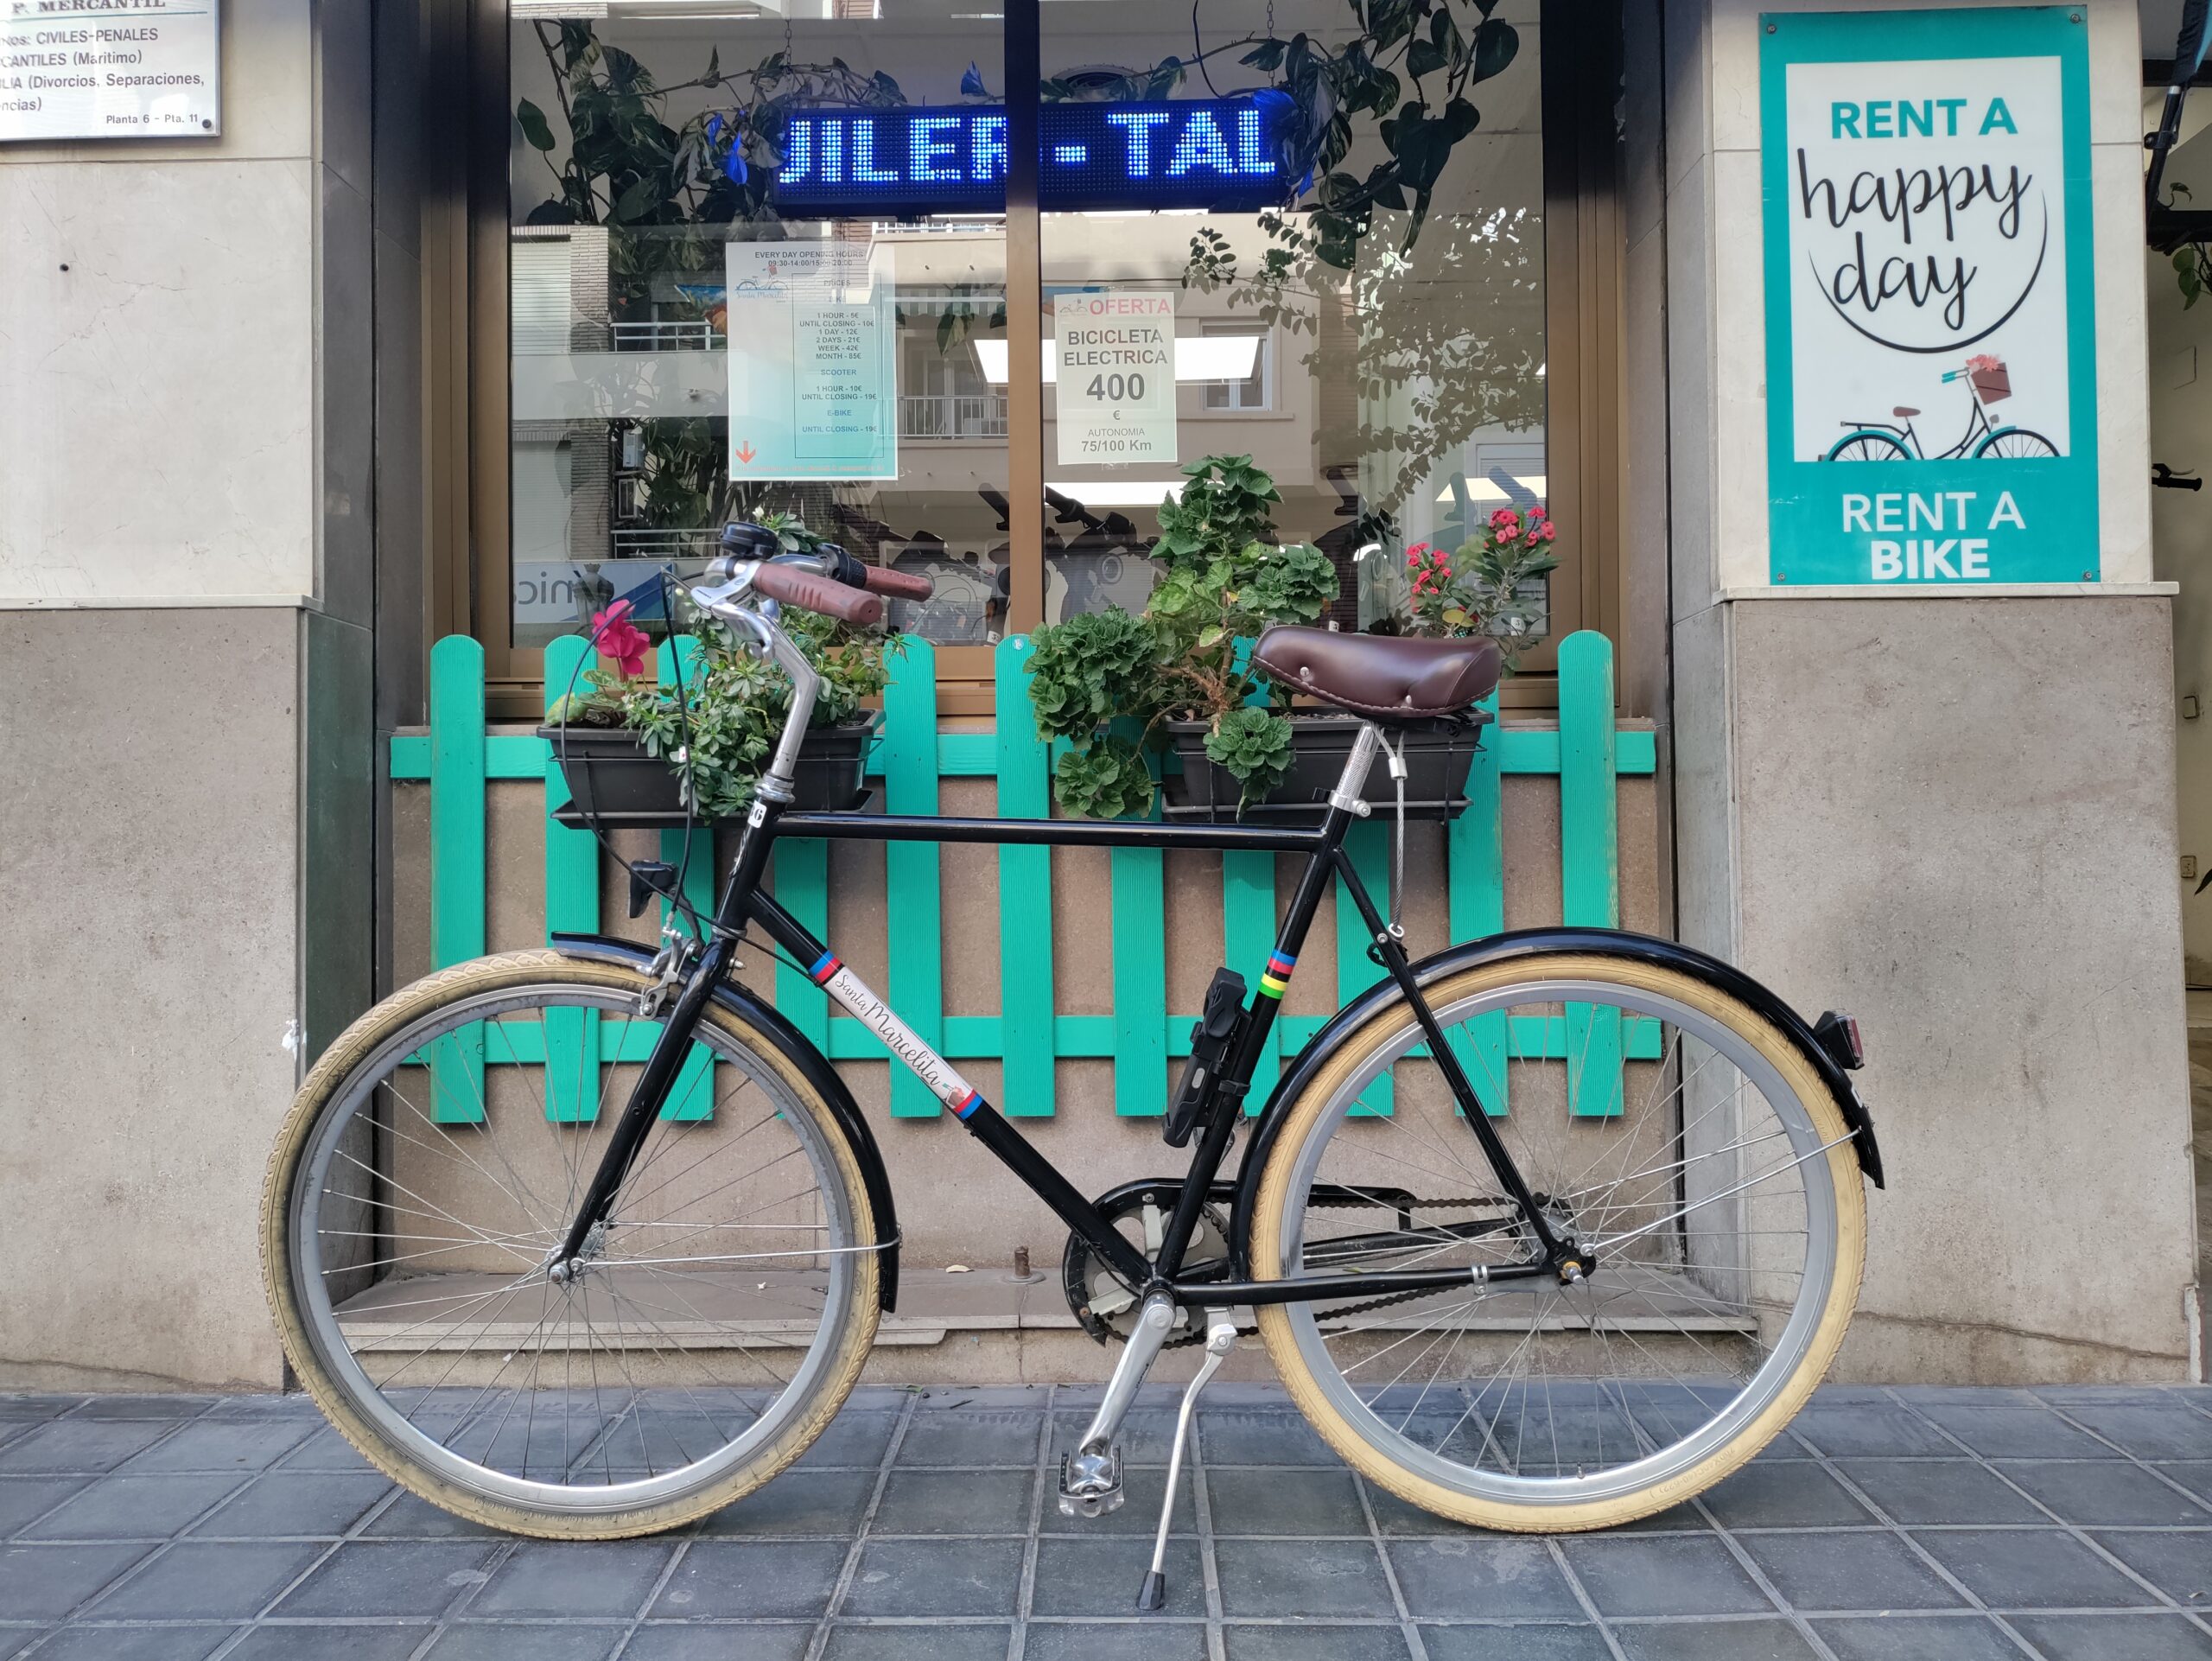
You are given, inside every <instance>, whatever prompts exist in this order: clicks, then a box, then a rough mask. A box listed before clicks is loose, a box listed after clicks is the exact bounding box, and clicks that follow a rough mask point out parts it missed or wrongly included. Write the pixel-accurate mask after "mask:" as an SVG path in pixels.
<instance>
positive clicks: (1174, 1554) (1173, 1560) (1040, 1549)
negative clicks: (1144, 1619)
mask: <svg viewBox="0 0 2212 1661" xmlns="http://www.w3.org/2000/svg"><path fill="white" fill-rule="evenodd" d="M1151 1567H1152V1542H1151V1541H1149V1540H1143V1539H1136V1538H1133V1537H1128V1536H1124V1537H1121V1538H1118V1539H1100V1540H1041V1541H1039V1543H1038V1545H1037V1580H1036V1588H1035V1592H1034V1594H1033V1600H1032V1605H1031V1607H1033V1609H1034V1610H1035V1611H1036V1613H1039V1614H1040V1615H1098V1616H1105V1617H1109V1618H1110V1617H1113V1616H1117V1615H1118V1616H1128V1615H1135V1613H1137V1592H1138V1590H1139V1589H1140V1588H1141V1587H1142V1586H1143V1584H1144V1577H1145V1572H1146V1571H1147V1569H1150V1568H1151ZM1166 1575H1167V1607H1166V1611H1165V1613H1167V1614H1169V1615H1197V1616H1201V1617H1202V1616H1204V1615H1205V1612H1206V1575H1205V1565H1204V1564H1203V1563H1202V1562H1200V1561H1199V1559H1198V1542H1197V1541H1196V1540H1194V1539H1182V1540H1173V1539H1171V1540H1170V1541H1168V1543H1167V1563H1166Z"/></svg>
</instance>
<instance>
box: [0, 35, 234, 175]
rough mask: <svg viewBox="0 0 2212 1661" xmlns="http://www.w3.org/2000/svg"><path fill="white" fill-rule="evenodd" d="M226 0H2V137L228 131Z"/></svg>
mask: <svg viewBox="0 0 2212 1661" xmlns="http://www.w3.org/2000/svg"><path fill="white" fill-rule="evenodd" d="M222 56H223V54H222V11H221V0H0V143H4V142H6V141H9V140H15V141H17V142H22V141H35V140H46V141H53V140H66V139H78V138H205V137H213V136H214V135H215V134H218V133H219V132H221V131H222V130H223V99H222Z"/></svg>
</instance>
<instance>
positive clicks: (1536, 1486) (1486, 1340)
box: [1251, 953, 1866, 1531]
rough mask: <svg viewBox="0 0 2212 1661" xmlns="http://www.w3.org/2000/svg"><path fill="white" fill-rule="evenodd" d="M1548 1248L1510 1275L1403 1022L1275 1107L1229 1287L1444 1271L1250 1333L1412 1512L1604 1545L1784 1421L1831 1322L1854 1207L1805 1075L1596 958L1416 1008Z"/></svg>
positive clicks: (1485, 1171)
mask: <svg viewBox="0 0 2212 1661" xmlns="http://www.w3.org/2000/svg"><path fill="white" fill-rule="evenodd" d="M1425 991H1426V996H1427V1000H1428V1002H1429V1004H1430V1007H1431V1008H1432V1009H1433V1010H1434V1012H1435V1014H1436V1016H1437V1019H1438V1021H1439V1023H1440V1026H1441V1027H1442V1028H1443V1029H1444V1031H1445V1034H1446V1038H1447V1040H1448V1041H1449V1042H1450V1044H1451V1047H1452V1051H1453V1052H1454V1053H1455V1055H1456V1056H1457V1057H1458V1059H1459V1062H1460V1064H1461V1066H1463V1068H1464V1069H1465V1072H1466V1073H1467V1076H1468V1078H1469V1079H1470V1081H1471V1084H1472V1085H1473V1086H1474V1089H1475V1091H1476V1093H1477V1095H1478V1098H1480V1100H1481V1102H1482V1104H1483V1106H1484V1111H1486V1112H1487V1113H1488V1114H1489V1115H1490V1116H1491V1124H1492V1126H1493V1127H1494V1128H1495V1129H1496V1130H1497V1132H1498V1133H1499V1136H1500V1139H1501V1140H1502V1141H1503V1143H1504V1145H1505V1148H1506V1150H1507V1152H1508V1153H1509V1154H1510V1155H1511V1157H1512V1159H1513V1161H1514V1163H1515V1165H1516V1167H1517V1168H1518V1170H1519V1172H1520V1174H1521V1175H1522V1179H1523V1181H1525V1183H1526V1185H1527V1187H1528V1189H1529V1191H1530V1193H1532V1194H1533V1195H1534V1196H1535V1200H1536V1203H1537V1205H1538V1206H1539V1207H1540V1209H1541V1212H1542V1215H1543V1217H1544V1219H1545V1221H1546V1224H1547V1225H1548V1228H1549V1229H1550V1231H1552V1232H1553V1234H1554V1237H1556V1238H1565V1239H1570V1240H1573V1242H1575V1243H1576V1244H1578V1245H1579V1246H1580V1248H1581V1253H1582V1256H1583V1257H1585V1258H1586V1260H1587V1262H1588V1263H1590V1265H1591V1266H1590V1268H1589V1270H1588V1273H1587V1275H1586V1278H1585V1279H1584V1280H1583V1281H1582V1282H1580V1284H1569V1283H1565V1282H1562V1281H1561V1280H1560V1278H1559V1277H1558V1276H1555V1275H1553V1276H1544V1277H1541V1278H1532V1279H1508V1280H1501V1281H1495V1282H1489V1283H1488V1284H1485V1283H1484V1276H1483V1273H1482V1271H1484V1270H1496V1269H1498V1268H1503V1267H1506V1266H1509V1265H1514V1264H1520V1263H1528V1262H1530V1261H1533V1260H1535V1259H1537V1258H1538V1257H1540V1255H1541V1254H1540V1253H1539V1252H1538V1251H1537V1248H1536V1242H1535V1237H1534V1234H1533V1232H1532V1230H1531V1227H1530V1225H1529V1219H1527V1218H1526V1217H1525V1216H1524V1215H1523V1214H1522V1212H1521V1211H1520V1209H1519V1208H1518V1207H1517V1206H1516V1205H1515V1203H1514V1202H1513V1201H1512V1200H1510V1199H1509V1198H1508V1197H1507V1195H1506V1193H1505V1191H1504V1189H1503V1187H1502V1186H1501V1184H1500V1183H1499V1181H1497V1177H1496V1175H1495V1174H1494V1173H1493V1172H1492V1171H1491V1168H1490V1165H1489V1163H1488V1161H1486V1160H1485V1159H1484V1155H1483V1152H1482V1149H1481V1148H1480V1146H1479V1145H1478V1142H1477V1141H1476V1139H1475V1137H1474V1136H1473V1135H1472V1134H1471V1131H1470V1130H1469V1128H1468V1127H1467V1125H1466V1124H1465V1123H1464V1122H1463V1121H1461V1120H1460V1119H1459V1116H1458V1109H1457V1108H1456V1106H1455V1105H1454V1104H1453V1102H1452V1097H1451V1095H1450V1092H1449V1091H1448V1090H1447V1089H1446V1087H1445V1085H1444V1080H1443V1077H1442V1074H1441V1072H1440V1070H1439V1069H1438V1068H1437V1066H1436V1065H1435V1063H1434V1062H1433V1060H1430V1059H1429V1058H1428V1053H1427V1049H1426V1047H1425V1046H1424V1045H1423V1042H1422V1038H1421V1029H1420V1028H1419V1027H1418V1026H1416V1025H1415V1023H1414V1018H1413V1015H1412V1012H1411V1010H1410V1009H1409V1008H1408V1006H1407V1005H1406V1003H1405V1002H1403V1001H1402V1000H1398V1001H1395V1002H1392V1003H1390V1004H1389V1005H1387V1006H1385V1007H1384V1008H1383V1009H1382V1010H1381V1011H1380V1012H1378V1013H1377V1014H1376V1015H1375V1016H1374V1017H1373V1018H1372V1019H1371V1020H1370V1021H1368V1022H1367V1023H1366V1024H1365V1025H1363V1027H1361V1028H1358V1029H1357V1031H1355V1032H1353V1033H1352V1034H1350V1035H1349V1036H1348V1037H1347V1038H1346V1039H1345V1040H1344V1042H1343V1043H1342V1045H1341V1046H1340V1047H1338V1050H1337V1051H1336V1052H1335V1053H1333V1054H1332V1056H1331V1057H1330V1058H1329V1059H1328V1060H1327V1061H1326V1063H1325V1065H1324V1066H1321V1067H1320V1069H1319V1071H1318V1072H1316V1073H1315V1074H1314V1076H1313V1079H1312V1080H1311V1081H1310V1083H1308V1084H1307V1085H1306V1086H1305V1087H1304V1088H1303V1089H1302V1090H1301V1091H1300V1092H1299V1094H1298V1095H1297V1096H1296V1097H1295V1098H1294V1099H1292V1100H1290V1101H1288V1102H1287V1103H1285V1104H1282V1105H1281V1108H1280V1109H1279V1111H1282V1112H1283V1113H1285V1114H1286V1115H1287V1117H1286V1118H1285V1119H1284V1120H1283V1122H1282V1125H1281V1130H1280V1132H1279V1134H1278V1136H1277V1137H1276V1139H1275V1141H1274V1144H1273V1146H1272V1148H1271V1149H1270V1150H1269V1152H1268V1162H1267V1165H1266V1167H1265V1168H1264V1170H1263V1171H1262V1174H1261V1180H1260V1184H1259V1187H1258V1191H1257V1195H1256V1200H1255V1209H1254V1214H1253V1221H1252V1231H1251V1253H1252V1268H1253V1272H1254V1274H1255V1276H1257V1277H1258V1278H1261V1279H1275V1278H1280V1277H1283V1276H1291V1275H1298V1274H1319V1273H1344V1272H1352V1273H1357V1272H1360V1271H1366V1272H1370V1273H1381V1272H1389V1271H1395V1270H1407V1269H1412V1268H1423V1269H1429V1268H1447V1267H1449V1268H1464V1269H1465V1270H1467V1271H1468V1284H1467V1285H1466V1286H1465V1288H1455V1289H1448V1290H1446V1291H1444V1292H1440V1293H1433V1294H1428V1295H1419V1296H1414V1297H1408V1298H1399V1299H1395V1300H1393V1299H1369V1300H1359V1299H1344V1300H1338V1301H1334V1302H1324V1303H1309V1304H1290V1305H1275V1306H1271V1307H1262V1308H1261V1310H1260V1312H1259V1319H1260V1328H1261V1332H1262V1334H1263V1335H1264V1337H1265V1339H1266V1340H1267V1345H1268V1351H1269V1352H1270V1353H1271V1354H1272V1355H1273V1356H1274V1362H1275V1365H1276V1367H1277V1369H1278V1370H1279V1371H1281V1374H1282V1377H1283V1379H1284V1382H1285V1384H1287V1386H1288V1388H1289V1390H1290V1392H1291V1394H1292V1396H1293V1397H1294V1399H1295V1400H1296V1401H1297V1403H1298V1405H1299V1406H1300V1409H1301V1410H1303V1411H1304V1412H1305V1414H1306V1417H1307V1418H1308V1419H1309V1420H1310V1421H1311V1422H1313V1426H1314V1428H1315V1429H1317V1430H1319V1432H1320V1433H1321V1435H1323V1437H1324V1438H1325V1439H1326V1440H1327V1441H1329V1442H1330V1444H1331V1445H1332V1446H1333V1447H1334V1448H1336V1450H1337V1451H1338V1453H1339V1454H1342V1455H1343V1456H1344V1459H1345V1460H1346V1461H1348V1462H1350V1463H1351V1465H1353V1466H1354V1467H1356V1468H1357V1469H1358V1470H1359V1471H1361V1472H1362V1473H1364V1474H1365V1475H1367V1476H1368V1477H1370V1478H1371V1479H1372V1480H1374V1481H1376V1483H1378V1484H1380V1485H1381V1486H1383V1487H1384V1488H1387V1489H1389V1491H1390V1492H1394V1493H1395V1494H1397V1495H1398V1496H1400V1497H1401V1498H1402V1499H1407V1500H1408V1501H1410V1502H1411V1503H1413V1504H1414V1505H1421V1506H1423V1507H1425V1508H1426V1509H1427V1510H1429V1511H1435V1512H1437V1513H1439V1514H1440V1515H1442V1516H1445V1517H1449V1518H1455V1519H1457V1520H1458V1521H1460V1522H1464V1523H1472V1524H1482V1525H1484V1526H1486V1527H1491V1528H1504V1529H1518V1530H1526V1531H1571V1530H1578V1529H1592V1528H1605V1527H1610V1526H1611V1525H1614V1524H1620V1523H1625V1522H1629V1521H1631V1520H1633V1519H1634V1518H1638V1517H1642V1516H1645V1515H1647V1514H1649V1513H1650V1512H1653V1511H1660V1510H1663V1509H1664V1508H1665V1507H1667V1506H1669V1505H1675V1504H1676V1503H1678V1502H1680V1501H1681V1500H1683V1499H1688V1497H1689V1496H1691V1495H1693V1494H1694V1493H1696V1492H1699V1491H1700V1490H1701V1489H1703V1488H1705V1487H1707V1486H1709V1485H1710V1484H1712V1483H1713V1482H1716V1481H1718V1480H1720V1478H1722V1477H1724V1476H1726V1474H1728V1473H1729V1472H1731V1471H1732V1470H1734V1469H1735V1468H1736V1467H1738V1466H1740V1465H1741V1464H1743V1463H1744V1462H1745V1461H1746V1460H1748V1459H1750V1458H1751V1456H1752V1455H1753V1454H1756V1453H1757V1452H1758V1449H1759V1448H1761V1447H1763V1446H1764V1444H1765V1443H1766V1442H1767V1441H1769V1440H1770V1438H1771V1437H1772V1436H1773V1435H1775V1433H1776V1432H1777V1430H1779V1429H1781V1428H1782V1426H1783V1424H1785V1423H1786V1422H1788V1421H1789V1418H1790V1416H1792V1415H1793V1414H1794V1413H1796V1410H1797V1409H1798V1408H1799V1407H1800V1406H1802V1404H1803V1403H1804V1401H1805V1399H1806V1397H1808V1395H1810V1394H1811V1392H1812V1390H1813V1387H1814V1386H1815V1384H1818V1383H1819V1382H1820V1380H1821V1378H1822V1377H1823V1376H1824V1375H1825V1373H1826V1372H1827V1368H1828V1365H1829V1364H1830V1362H1831V1361H1832V1360H1833V1359H1834V1355H1835V1352H1836V1346H1838V1345H1839V1344H1840V1342H1841V1341H1842V1338H1843V1332H1844V1327H1845V1325H1846V1323H1847V1321H1849V1319H1850V1315H1851V1310H1852V1307H1853V1302H1854V1301H1855V1300H1856V1298H1857V1295H1858V1289H1859V1273H1860V1270H1861V1266H1862V1263H1863V1260H1864V1255H1865V1240H1866V1208H1865V1196H1864V1192H1863V1189H1862V1187H1861V1183H1860V1178H1859V1170H1858V1166H1857V1162H1856V1160H1855V1157H1854V1155H1853V1150H1852V1148H1851V1145H1850V1130H1849V1127H1848V1125H1847V1123H1846V1121H1845V1120H1844V1117H1843V1116H1842V1112H1841V1111H1840V1108H1839V1107H1838V1106H1837V1104H1836V1103H1835V1101H1834V1098H1833V1097H1832V1096H1831V1095H1830V1094H1829V1092H1828V1090H1827V1086H1826V1085H1825V1084H1823V1082H1822V1081H1821V1076H1820V1074H1819V1072H1817V1071H1816V1070H1815V1068H1814V1067H1813V1066H1812V1065H1811V1064H1810V1063H1809V1062H1808V1060H1806V1059H1805V1057H1804V1056H1803V1054H1802V1053H1800V1052H1799V1051H1798V1049H1797V1048H1796V1046H1795V1045H1794V1044H1793V1043H1791V1041H1789V1039H1788V1038H1786V1037H1785V1036H1784V1035H1783V1034H1782V1033H1781V1032H1779V1031H1778V1030H1777V1029H1776V1028H1774V1027H1773V1026H1772V1025H1771V1024H1770V1022H1769V1021H1766V1020H1765V1019H1764V1017H1763V1016H1762V1015H1759V1014H1758V1012H1757V1011H1756V1010H1754V1009H1751V1008H1750V1007H1749V1006H1747V1005H1746V1004H1745V1003H1743V1002H1741V1001H1740V1000H1738V999H1737V998H1736V997H1734V996H1732V995H1731V994H1729V993H1728V992H1726V991H1724V990H1720V989H1719V988H1718V987H1715V986H1713V985H1711V984H1708V983H1706V982H1705V981H1703V980H1701V979H1699V978H1696V977H1694V976H1692V975H1689V974H1687V973H1683V972H1681V971H1675V970H1673V969H1669V968H1664V967H1660V966H1656V965H1652V964H1645V963H1643V962H1640V961H1637V960H1633V959H1630V958H1619V957H1611V956H1606V955H1602V954H1598V953H1560V954H1554V955H1548V956H1543V957H1538V958H1523V959H1520V960H1517V961H1514V962H1511V963H1506V964H1493V965H1490V966H1487V967H1478V968H1472V969H1468V970H1464V971H1459V972H1457V973H1454V974H1452V975H1448V976H1446V977H1444V978H1442V979H1440V980H1439V981H1438V982H1436V983H1433V984H1431V985H1430V986H1428V987H1427V988H1426V989H1425Z"/></svg>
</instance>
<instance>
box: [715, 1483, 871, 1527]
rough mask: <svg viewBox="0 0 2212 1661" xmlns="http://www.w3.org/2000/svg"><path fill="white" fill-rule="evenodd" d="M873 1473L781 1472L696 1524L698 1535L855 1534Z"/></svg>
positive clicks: (866, 1501)
mask: <svg viewBox="0 0 2212 1661" xmlns="http://www.w3.org/2000/svg"><path fill="white" fill-rule="evenodd" d="M875 1478H876V1473H874V1471H805V1470H798V1471H785V1473H783V1474H782V1475H781V1476H779V1477H778V1478H777V1479H776V1480H774V1481H773V1482H771V1483H770V1484H769V1485H768V1486H766V1487H765V1488H759V1489H756V1490H754V1491H753V1492H751V1493H749V1494H747V1495H746V1496H745V1498H744V1499H741V1500H739V1501H738V1502H737V1503H736V1504H735V1505H725V1506H723V1507H722V1509H721V1510H720V1511H716V1512H715V1514H714V1515H713V1516H711V1517H709V1518H707V1519H706V1521H704V1522H703V1523H702V1524H700V1525H699V1531H700V1532H701V1533H702V1534H715V1535H746V1534H829V1535H839V1536H844V1537H850V1536H852V1535H854V1534H855V1533H857V1532H859V1531H860V1525H861V1513H862V1512H863V1511H866V1510H867V1509H868V1500H869V1499H870V1498H871V1497H873V1496H874V1492H875Z"/></svg>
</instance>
